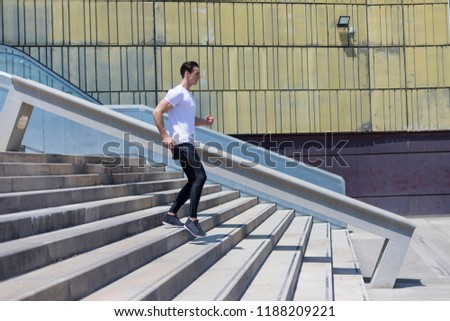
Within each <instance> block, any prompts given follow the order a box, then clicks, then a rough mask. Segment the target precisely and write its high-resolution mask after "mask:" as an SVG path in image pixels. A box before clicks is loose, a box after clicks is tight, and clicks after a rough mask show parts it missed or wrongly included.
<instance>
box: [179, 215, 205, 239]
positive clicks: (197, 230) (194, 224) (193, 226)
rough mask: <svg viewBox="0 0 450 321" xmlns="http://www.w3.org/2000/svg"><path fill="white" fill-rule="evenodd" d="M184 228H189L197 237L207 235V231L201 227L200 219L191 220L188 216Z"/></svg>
mask: <svg viewBox="0 0 450 321" xmlns="http://www.w3.org/2000/svg"><path fill="white" fill-rule="evenodd" d="M184 228H185V229H186V230H188V231H189V232H190V233H191V234H192V235H194V236H195V237H204V236H206V233H205V232H203V230H202V228H201V227H200V224H199V223H198V221H191V220H190V219H189V218H188V219H187V221H186V223H185V224H184Z"/></svg>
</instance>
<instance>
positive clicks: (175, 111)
mask: <svg viewBox="0 0 450 321" xmlns="http://www.w3.org/2000/svg"><path fill="white" fill-rule="evenodd" d="M165 99H166V100H167V101H168V102H169V104H171V105H172V107H173V108H171V109H170V110H169V113H168V114H169V127H168V131H169V135H170V137H172V139H173V140H174V141H175V144H176V145H177V144H181V143H191V144H192V145H194V142H195V113H196V105H195V99H194V97H193V96H192V94H191V93H190V92H189V91H188V90H187V89H186V88H184V87H183V86H181V85H178V86H176V87H175V88H173V89H171V90H169V91H168V92H167V94H166V97H165Z"/></svg>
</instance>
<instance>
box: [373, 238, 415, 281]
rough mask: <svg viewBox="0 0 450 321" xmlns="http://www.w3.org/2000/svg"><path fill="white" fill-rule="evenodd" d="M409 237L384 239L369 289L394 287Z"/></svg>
mask: <svg viewBox="0 0 450 321" xmlns="http://www.w3.org/2000/svg"><path fill="white" fill-rule="evenodd" d="M410 239H411V236H409V237H397V238H396V239H388V238H386V239H385V240H384V243H383V247H382V248H381V253H380V256H379V257H378V261H377V264H376V265H375V269H374V271H373V274H372V279H371V281H370V287H372V288H390V289H392V288H393V287H394V285H395V280H396V279H397V276H398V275H399V273H400V268H401V266H402V263H403V259H404V258H405V256H406V252H407V251H408V247H409V243H410Z"/></svg>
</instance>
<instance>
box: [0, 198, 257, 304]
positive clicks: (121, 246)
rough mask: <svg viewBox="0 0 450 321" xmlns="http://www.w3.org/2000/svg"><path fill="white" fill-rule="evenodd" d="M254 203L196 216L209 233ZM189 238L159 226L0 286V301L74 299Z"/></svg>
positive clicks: (238, 203)
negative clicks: (213, 227)
mask: <svg viewBox="0 0 450 321" xmlns="http://www.w3.org/2000/svg"><path fill="white" fill-rule="evenodd" d="M256 204H257V200H256V198H248V197H246V198H238V199H235V200H232V201H229V202H226V203H223V204H220V205H217V206H215V207H211V208H208V209H205V210H204V211H202V212H200V213H199V214H201V215H202V216H201V217H202V224H203V225H206V226H207V227H210V228H212V226H213V225H217V224H221V223H222V222H224V221H227V220H230V219H231V218H233V217H234V216H236V215H238V214H240V213H242V212H245V211H246V210H247V209H249V208H252V207H253V206H255V205H256ZM166 209H167V208H166ZM247 218H248V220H257V219H256V218H255V215H254V213H249V214H248V217H247ZM243 228H244V229H245V226H243ZM225 237H226V236H223V238H225ZM191 239H192V236H191V234H190V233H189V232H188V231H186V230H185V229H183V228H173V227H167V226H165V225H162V226H158V227H155V228H153V229H150V230H146V231H144V232H142V233H139V234H136V235H134V236H130V237H127V238H123V239H121V240H119V241H117V242H114V243H111V244H109V245H106V246H103V247H100V248H98V249H95V250H92V251H89V252H86V253H84V254H80V255H77V256H74V257H72V258H69V259H67V260H64V261H60V262H57V263H55V264H52V265H48V266H46V267H43V268H41V269H37V270H35V271H32V272H29V273H26V274H23V275H20V276H18V277H15V278H12V279H9V280H7V281H4V282H0V300H78V299H81V298H83V297H85V296H86V295H89V294H91V293H92V292H94V291H95V290H98V289H101V288H104V287H105V286H107V285H108V284H110V283H111V282H113V281H116V280H117V279H120V278H121V277H125V276H126V275H130V273H132V271H135V270H137V269H139V268H140V267H142V266H144V265H146V264H148V263H149V262H152V261H153V260H155V259H157V258H158V257H160V256H161V255H164V254H166V253H168V252H170V251H172V250H174V249H176V248H178V247H179V246H180V245H182V244H184V243H186V242H188V241H189V240H191ZM217 244H219V243H217ZM198 248H199V249H201V248H202V247H201V246H200V247H198ZM150 274H151V273H150ZM112 284H114V283H112ZM127 287H128V286H126V287H125V288H127ZM100 291H101V290H100ZM107 292H108V293H109V291H107ZM96 295H98V293H97V294H96Z"/></svg>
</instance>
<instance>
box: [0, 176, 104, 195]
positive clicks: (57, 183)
mask: <svg viewBox="0 0 450 321" xmlns="http://www.w3.org/2000/svg"><path fill="white" fill-rule="evenodd" d="M101 183H102V179H101V177H100V176H99V175H97V174H79V175H52V176H12V177H11V176H10V177H0V193H14V192H23V191H37V190H46V189H58V188H73V187H82V186H95V185H100V184H101Z"/></svg>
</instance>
